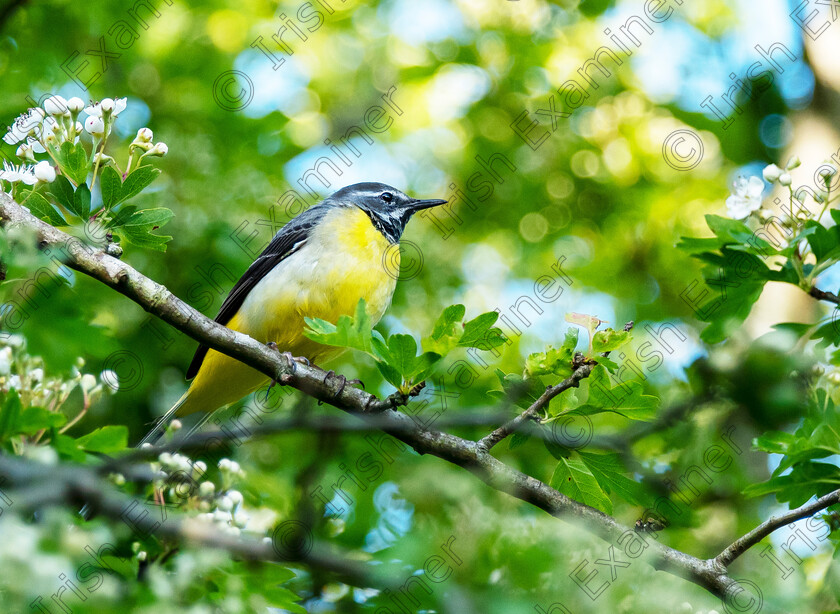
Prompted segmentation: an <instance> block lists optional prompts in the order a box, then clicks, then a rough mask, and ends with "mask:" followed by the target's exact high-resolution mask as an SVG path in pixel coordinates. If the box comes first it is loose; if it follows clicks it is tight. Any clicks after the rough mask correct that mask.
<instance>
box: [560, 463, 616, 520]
mask: <svg viewBox="0 0 840 614" xmlns="http://www.w3.org/2000/svg"><path fill="white" fill-rule="evenodd" d="M551 487H552V488H554V489H556V490H559V491H560V492H561V493H563V494H564V495H566V496H567V497H570V498H572V499H574V500H575V501H579V502H580V503H584V504H586V505H588V506H590V507H594V508H595V509H598V510H601V511H602V512H605V513H607V514H612V502H611V501H610V498H609V497H608V496H607V495H606V493H604V491H603V490H601V486H600V484H598V481H597V480H596V479H595V476H594V475H592V472H591V471H590V470H589V468H588V467H587V466H586V464H585V463H584V462H583V461H581V460H580V459H577V458H561V459H560V462H559V463H558V464H557V468H556V469H555V470H554V474H553V475H552V476H551Z"/></svg>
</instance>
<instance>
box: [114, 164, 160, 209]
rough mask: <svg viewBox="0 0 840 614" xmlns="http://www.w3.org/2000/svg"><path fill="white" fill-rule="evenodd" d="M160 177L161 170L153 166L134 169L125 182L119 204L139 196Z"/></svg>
mask: <svg viewBox="0 0 840 614" xmlns="http://www.w3.org/2000/svg"><path fill="white" fill-rule="evenodd" d="M158 175H160V169H157V168H155V167H153V166H141V167H139V168H136V169H134V170H133V171H132V172H131V174H130V175H129V176H128V177H126V178H125V181H123V184H122V191H121V193H120V198H119V200H118V201H117V203H121V202H123V201H124V200H128V199H129V198H133V197H135V196H137V195H138V194H139V193H140V192H142V191H143V190H144V189H145V188H146V187H147V186H148V185H149V184H150V183H152V181H154V180H155V179H156V178H157V176H158ZM117 203H114V204H117Z"/></svg>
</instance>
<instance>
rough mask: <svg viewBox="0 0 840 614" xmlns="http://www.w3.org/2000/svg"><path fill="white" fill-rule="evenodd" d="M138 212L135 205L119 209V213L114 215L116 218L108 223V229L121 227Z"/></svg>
mask: <svg viewBox="0 0 840 614" xmlns="http://www.w3.org/2000/svg"><path fill="white" fill-rule="evenodd" d="M136 210H137V207H136V206H135V205H123V206H122V207H120V208H119V211H117V212H116V213H115V214H114V217H112V218H111V220H110V221H109V222H108V228H119V227H121V226H122V225H123V224H125V223H126V221H128V219H129V218H130V217H131V216H132V215H134V212H135V211H136Z"/></svg>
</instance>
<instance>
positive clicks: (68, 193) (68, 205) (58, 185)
mask: <svg viewBox="0 0 840 614" xmlns="http://www.w3.org/2000/svg"><path fill="white" fill-rule="evenodd" d="M50 194H52V195H53V197H54V198H55V201H56V202H57V203H58V204H59V205H61V206H62V207H64V208H65V209H67V210H68V211H73V185H72V184H71V183H70V182H69V181H68V180H67V177H65V176H64V175H56V176H55V181H53V182H52V183H51V184H50Z"/></svg>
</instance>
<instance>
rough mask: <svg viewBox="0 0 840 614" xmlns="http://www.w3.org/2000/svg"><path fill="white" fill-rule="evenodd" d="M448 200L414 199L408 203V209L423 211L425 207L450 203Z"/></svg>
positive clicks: (412, 211)
mask: <svg viewBox="0 0 840 614" xmlns="http://www.w3.org/2000/svg"><path fill="white" fill-rule="evenodd" d="M448 202H449V201H448V200H441V199H439V198H434V199H432V200H416V199H415V200H412V201H411V202H410V203H408V205H406V207H405V208H406V209H407V210H408V211H410V212H411V213H414V212H415V211H422V210H423V209H429V208H431V207H439V206H440V205H445V204H446V203H448Z"/></svg>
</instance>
